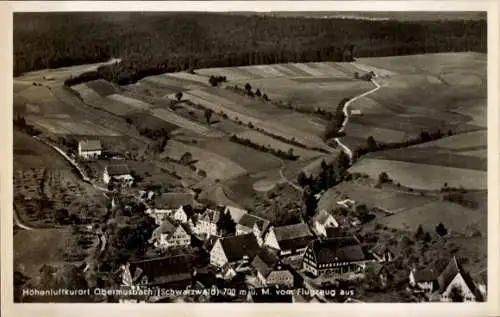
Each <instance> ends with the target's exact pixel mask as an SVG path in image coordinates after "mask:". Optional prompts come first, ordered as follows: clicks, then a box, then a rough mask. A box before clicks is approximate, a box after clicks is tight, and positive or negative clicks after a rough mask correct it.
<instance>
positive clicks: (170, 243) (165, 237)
mask: <svg viewBox="0 0 500 317" xmlns="http://www.w3.org/2000/svg"><path fill="white" fill-rule="evenodd" d="M150 243H153V244H154V246H155V247H157V248H159V249H169V248H179V247H187V246H189V245H190V244H191V236H190V235H189V234H188V233H187V231H186V230H185V229H184V228H183V227H182V225H180V224H175V223H173V222H172V221H170V220H169V219H164V220H163V222H162V223H161V225H160V226H159V227H158V228H156V229H155V231H154V232H153V235H152V237H151V239H150Z"/></svg>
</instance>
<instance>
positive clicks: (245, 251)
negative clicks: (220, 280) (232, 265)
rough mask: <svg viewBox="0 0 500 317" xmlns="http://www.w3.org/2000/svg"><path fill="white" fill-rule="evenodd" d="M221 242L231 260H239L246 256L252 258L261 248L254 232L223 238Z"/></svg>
mask: <svg viewBox="0 0 500 317" xmlns="http://www.w3.org/2000/svg"><path fill="white" fill-rule="evenodd" d="M220 242H221V244H222V248H223V249H224V253H225V254H226V257H227V259H228V261H229V262H234V261H239V260H241V259H243V257H244V256H248V258H249V260H252V259H253V258H254V257H255V256H256V255H257V254H259V252H260V250H261V249H260V246H259V243H258V242H257V238H256V237H255V235H254V234H253V233H249V234H243V235H239V236H232V237H226V238H221V239H220Z"/></svg>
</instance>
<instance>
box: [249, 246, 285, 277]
mask: <svg viewBox="0 0 500 317" xmlns="http://www.w3.org/2000/svg"><path fill="white" fill-rule="evenodd" d="M278 263H279V258H278V256H277V255H276V253H274V252H273V251H272V250H270V249H268V248H262V249H261V251H260V252H259V254H257V256H256V257H255V259H254V260H253V261H252V263H251V264H250V265H251V266H252V267H253V268H254V269H256V270H257V271H259V272H260V273H261V274H262V275H263V276H264V277H267V275H268V274H269V273H270V272H272V271H273V269H274V268H275V267H276V265H277V264H278Z"/></svg>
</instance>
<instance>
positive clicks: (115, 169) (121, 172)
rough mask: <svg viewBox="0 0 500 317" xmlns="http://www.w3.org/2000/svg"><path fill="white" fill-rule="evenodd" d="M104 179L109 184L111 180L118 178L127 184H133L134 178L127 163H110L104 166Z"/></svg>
mask: <svg viewBox="0 0 500 317" xmlns="http://www.w3.org/2000/svg"><path fill="white" fill-rule="evenodd" d="M102 178H103V181H104V183H106V184H109V182H110V181H111V180H116V181H119V182H121V183H122V184H125V185H132V183H133V181H134V178H133V177H132V175H130V171H129V169H128V166H127V165H126V164H116V165H108V166H106V167H105V168H104V173H103V176H102Z"/></svg>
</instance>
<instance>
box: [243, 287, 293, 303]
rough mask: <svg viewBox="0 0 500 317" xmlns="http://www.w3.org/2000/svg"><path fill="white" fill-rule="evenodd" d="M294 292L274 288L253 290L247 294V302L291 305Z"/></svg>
mask: <svg viewBox="0 0 500 317" xmlns="http://www.w3.org/2000/svg"><path fill="white" fill-rule="evenodd" d="M293 294H294V292H293V291H291V290H285V289H280V288H275V287H269V288H268V287H265V288H255V289H252V290H250V291H249V292H248V295H247V301H248V302H251V303H293V302H294V296H293Z"/></svg>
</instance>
